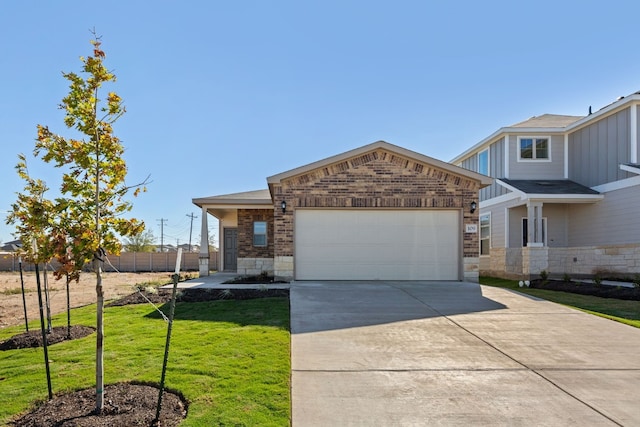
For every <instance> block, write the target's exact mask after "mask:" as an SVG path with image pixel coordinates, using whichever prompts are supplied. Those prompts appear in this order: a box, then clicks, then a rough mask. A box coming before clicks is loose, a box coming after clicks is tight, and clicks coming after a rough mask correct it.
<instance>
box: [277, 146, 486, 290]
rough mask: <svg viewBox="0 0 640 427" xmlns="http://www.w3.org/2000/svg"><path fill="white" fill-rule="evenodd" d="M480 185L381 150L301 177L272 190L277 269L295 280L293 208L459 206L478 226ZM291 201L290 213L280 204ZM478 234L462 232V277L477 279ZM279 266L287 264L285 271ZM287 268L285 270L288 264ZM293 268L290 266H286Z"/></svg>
mask: <svg viewBox="0 0 640 427" xmlns="http://www.w3.org/2000/svg"><path fill="white" fill-rule="evenodd" d="M478 187H479V185H478V183H477V182H476V181H473V180H471V179H468V178H465V177H462V176H459V175H455V174H453V173H450V172H448V171H444V170H441V169H438V168H435V167H433V166H431V165H429V164H424V163H420V162H417V161H415V160H413V159H410V158H405V157H403V156H399V155H397V154H395V153H392V152H388V151H386V150H382V149H378V150H375V151H372V152H369V153H366V154H363V155H360V156H357V157H353V158H350V159H348V160H344V161H341V162H338V163H335V164H332V165H329V166H326V167H322V168H318V169H315V170H313V171H310V172H307V173H305V174H302V175H298V176H294V177H292V178H289V179H285V180H283V181H282V182H281V183H280V184H276V185H273V186H272V188H271V191H272V194H273V195H274V215H275V221H274V222H275V229H274V233H275V236H277V237H276V240H275V257H276V260H278V259H281V260H282V262H281V263H279V261H276V268H275V269H276V271H277V272H280V273H281V276H280V277H282V278H286V277H290V278H293V257H294V250H293V241H294V212H295V210H296V209H298V208H350V209H373V208H375V209H385V208H386V209H438V208H443V209H460V210H461V212H463V221H462V225H461V226H462V228H463V230H462V231H464V225H465V224H475V225H476V226H477V225H478V212H479V211H478V210H476V211H475V212H474V213H470V212H469V205H470V203H471V201H476V202H478ZM282 201H285V202H286V203H287V209H286V212H284V213H283V212H282V209H280V204H281V202H282ZM478 236H479V234H478V233H463V239H462V242H463V257H464V260H463V266H462V268H463V271H462V272H461V273H462V276H463V277H462V278H464V279H465V280H475V281H477V275H478V270H479V265H478V262H479V258H478V254H479V241H478ZM278 265H281V266H283V268H282V269H279V268H278ZM285 265H286V266H287V267H286V268H287V269H285V268H284V266H285ZM288 268H291V270H288Z"/></svg>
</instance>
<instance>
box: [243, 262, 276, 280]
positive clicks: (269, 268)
mask: <svg viewBox="0 0 640 427" xmlns="http://www.w3.org/2000/svg"><path fill="white" fill-rule="evenodd" d="M236 271H237V273H238V274H239V275H241V276H257V275H259V274H263V273H265V274H268V275H270V276H271V275H273V258H238V267H237V270H236Z"/></svg>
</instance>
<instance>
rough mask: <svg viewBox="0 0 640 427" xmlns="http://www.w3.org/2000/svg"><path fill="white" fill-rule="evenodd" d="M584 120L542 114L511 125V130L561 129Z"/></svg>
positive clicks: (575, 117) (578, 117) (576, 117)
mask: <svg viewBox="0 0 640 427" xmlns="http://www.w3.org/2000/svg"><path fill="white" fill-rule="evenodd" d="M582 118H584V116H562V115H558V114H543V115H541V116H533V117H531V118H530V119H527V120H525V121H523V122H520V123H516V124H514V125H511V126H510V127H512V128H563V127H567V126H569V125H570V124H572V123H575V122H577V121H578V120H580V119H582Z"/></svg>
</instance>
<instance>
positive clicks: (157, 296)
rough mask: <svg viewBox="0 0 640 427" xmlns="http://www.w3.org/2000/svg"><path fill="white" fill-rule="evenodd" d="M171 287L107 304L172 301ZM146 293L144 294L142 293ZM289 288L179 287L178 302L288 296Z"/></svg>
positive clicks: (139, 293)
mask: <svg viewBox="0 0 640 427" xmlns="http://www.w3.org/2000/svg"><path fill="white" fill-rule="evenodd" d="M171 293H172V291H171V290H170V289H158V292H157V293H149V292H144V291H143V292H134V293H132V294H130V295H127V296H125V297H122V298H120V299H118V300H116V301H113V302H111V303H109V304H108V305H107V307H118V306H122V305H128V304H144V303H146V302H147V300H146V299H145V297H146V298H148V299H149V301H151V302H152V303H154V304H165V303H168V302H169V301H171ZM142 294H144V296H143V295H142ZM288 296H289V289H266V288H265V289H179V290H178V293H177V295H176V302H205V301H218V300H247V299H256V298H275V297H288Z"/></svg>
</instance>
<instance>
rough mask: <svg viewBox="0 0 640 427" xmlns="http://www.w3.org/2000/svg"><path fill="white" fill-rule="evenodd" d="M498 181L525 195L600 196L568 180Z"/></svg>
mask: <svg viewBox="0 0 640 427" xmlns="http://www.w3.org/2000/svg"><path fill="white" fill-rule="evenodd" d="M500 181H502V182H504V183H505V184H508V185H510V186H512V187H514V188H516V189H518V190H520V191H522V192H523V193H526V194H600V193H598V192H597V191H595V190H592V189H591V188H589V187H585V186H584V185H582V184H578V183H577V182H573V181H570V180H568V179H505V178H501V179H500Z"/></svg>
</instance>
